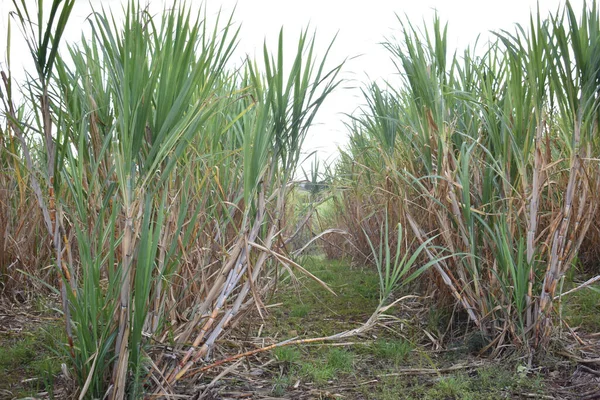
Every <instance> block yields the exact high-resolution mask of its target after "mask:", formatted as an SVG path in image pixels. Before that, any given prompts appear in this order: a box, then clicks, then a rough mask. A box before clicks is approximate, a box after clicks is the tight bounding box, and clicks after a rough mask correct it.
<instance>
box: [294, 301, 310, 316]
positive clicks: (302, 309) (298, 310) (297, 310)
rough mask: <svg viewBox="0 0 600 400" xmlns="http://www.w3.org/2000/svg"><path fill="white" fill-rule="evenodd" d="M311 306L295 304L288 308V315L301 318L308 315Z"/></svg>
mask: <svg viewBox="0 0 600 400" xmlns="http://www.w3.org/2000/svg"><path fill="white" fill-rule="evenodd" d="M311 308H312V307H311V306H310V304H303V303H300V304H295V305H293V306H292V307H291V310H290V317H292V318H303V317H306V316H307V315H308V313H309V312H310V310H311Z"/></svg>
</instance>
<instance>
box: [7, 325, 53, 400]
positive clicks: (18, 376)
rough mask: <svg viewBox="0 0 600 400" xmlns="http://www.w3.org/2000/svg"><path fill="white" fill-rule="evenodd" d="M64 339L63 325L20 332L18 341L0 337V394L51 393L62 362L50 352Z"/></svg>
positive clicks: (23, 395) (16, 395) (29, 394)
mask: <svg viewBox="0 0 600 400" xmlns="http://www.w3.org/2000/svg"><path fill="white" fill-rule="evenodd" d="M64 337H65V335H64V333H63V328H62V326H58V325H54V324H49V325H46V326H44V327H41V328H39V327H38V328H35V329H34V330H31V331H23V332H21V333H20V334H19V336H18V338H6V339H5V338H1V337H0V394H3V393H9V392H10V393H12V396H13V397H17V398H18V397H25V396H32V395H35V394H36V393H39V392H42V391H46V392H48V393H52V391H53V389H54V383H55V380H56V376H57V375H58V374H59V373H60V365H61V363H62V362H64V361H65V360H64V359H63V358H62V357H61V355H58V354H56V353H55V352H54V350H52V349H53V348H56V344H57V343H59V342H60V341H61V340H63V341H64Z"/></svg>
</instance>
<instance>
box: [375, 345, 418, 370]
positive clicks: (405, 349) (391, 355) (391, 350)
mask: <svg viewBox="0 0 600 400" xmlns="http://www.w3.org/2000/svg"><path fill="white" fill-rule="evenodd" d="M413 349H414V346H413V345H412V344H411V343H410V342H408V341H407V340H404V339H389V340H388V339H378V340H377V341H375V343H373V345H372V346H371V347H370V350H371V351H372V352H373V354H374V355H375V356H376V357H379V358H382V359H385V360H391V361H393V362H394V363H395V364H398V363H401V362H403V361H405V360H406V356H407V355H408V354H409V353H410V352H411V351H412V350H413Z"/></svg>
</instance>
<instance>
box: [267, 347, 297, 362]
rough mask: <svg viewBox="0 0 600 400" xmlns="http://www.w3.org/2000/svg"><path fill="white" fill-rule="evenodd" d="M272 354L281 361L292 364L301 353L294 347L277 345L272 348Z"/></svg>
mask: <svg viewBox="0 0 600 400" xmlns="http://www.w3.org/2000/svg"><path fill="white" fill-rule="evenodd" d="M273 355H274V356H275V358H276V359H277V361H279V362H281V363H287V364H292V363H295V362H298V361H299V360H300V357H301V356H302V354H301V353H300V350H298V349H297V348H295V347H279V348H276V349H275V350H273Z"/></svg>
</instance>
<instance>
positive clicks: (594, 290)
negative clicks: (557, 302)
mask: <svg viewBox="0 0 600 400" xmlns="http://www.w3.org/2000/svg"><path fill="white" fill-rule="evenodd" d="M599 313H600V284H598V285H591V286H589V287H587V288H584V289H581V290H579V291H577V292H575V293H572V294H569V295H567V296H565V298H564V299H563V318H564V319H565V321H566V322H567V323H568V324H569V326H571V327H572V328H575V327H580V328H581V329H583V330H584V331H587V332H600V318H598V314H599Z"/></svg>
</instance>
